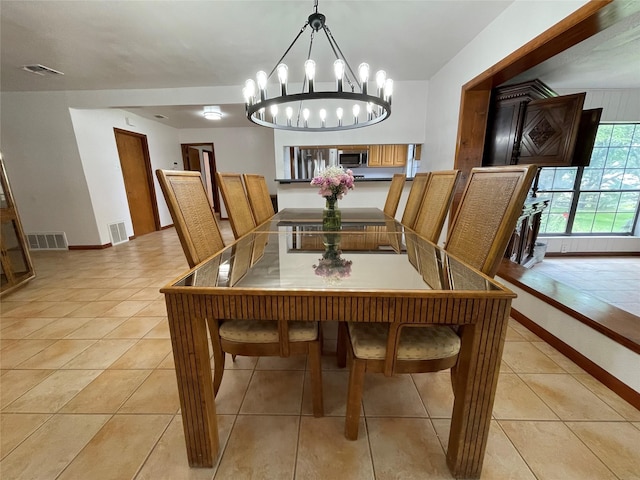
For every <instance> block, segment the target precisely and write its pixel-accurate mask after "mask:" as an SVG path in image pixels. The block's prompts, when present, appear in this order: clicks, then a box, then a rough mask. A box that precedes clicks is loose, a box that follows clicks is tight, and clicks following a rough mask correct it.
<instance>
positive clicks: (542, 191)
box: [538, 123, 640, 235]
mask: <svg viewBox="0 0 640 480" xmlns="http://www.w3.org/2000/svg"><path fill="white" fill-rule="evenodd" d="M538 197H539V198H542V199H549V200H550V203H549V207H547V209H546V210H545V211H544V212H543V215H542V219H541V226H540V234H546V235H558V234H561V235H589V234H594V235H612V234H613V235H631V234H632V233H633V230H634V228H635V224H636V222H637V219H638V204H639V202H640V123H626V124H611V123H609V124H607V123H602V124H600V126H599V127H598V133H597V135H596V142H595V145H594V148H593V152H592V154H591V162H590V165H589V166H588V167H550V168H548V167H545V168H542V169H541V170H540V177H539V181H538Z"/></svg>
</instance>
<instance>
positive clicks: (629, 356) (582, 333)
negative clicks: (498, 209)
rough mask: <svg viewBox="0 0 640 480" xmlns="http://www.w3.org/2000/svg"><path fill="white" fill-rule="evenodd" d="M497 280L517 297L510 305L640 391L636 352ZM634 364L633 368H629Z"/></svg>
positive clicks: (639, 358) (639, 361) (514, 287)
mask: <svg viewBox="0 0 640 480" xmlns="http://www.w3.org/2000/svg"><path fill="white" fill-rule="evenodd" d="M499 280H500V281H501V282H502V283H504V285H505V286H506V287H507V288H509V289H510V290H512V291H513V292H515V293H516V294H517V295H518V298H515V299H514V300H513V303H512V306H513V308H514V309H516V310H517V311H518V312H520V313H522V314H523V315H524V316H526V317H527V318H529V319H531V320H532V321H534V322H535V323H537V324H538V325H540V326H541V327H542V328H544V329H545V330H546V331H547V332H549V333H551V334H552V335H553V336H555V337H557V338H558V339H560V340H561V341H563V342H564V343H566V344H567V345H569V346H570V347H572V348H574V349H575V350H577V351H578V352H580V353H581V354H582V355H584V356H585V357H587V358H588V359H589V360H591V361H592V362H594V363H595V364H596V365H598V366H600V367H602V368H603V369H604V370H606V371H607V372H609V373H610V374H611V375H613V376H614V377H616V378H617V379H618V380H620V381H621V382H623V383H625V384H626V385H628V386H629V387H631V388H632V389H634V390H635V391H636V392H640V370H639V369H638V368H637V366H638V365H640V355H638V354H637V353H635V352H633V351H631V350H630V349H628V348H626V347H624V346H622V345H620V344H619V343H618V342H615V341H613V340H611V339H610V338H608V337H607V336H605V335H603V334H601V333H599V332H597V331H596V330H595V329H593V328H591V327H590V326H588V325H585V324H584V323H582V322H580V321H578V320H576V319H575V318H573V317H571V316H570V315H567V314H566V313H564V312H562V311H560V310H558V309H556V308H555V307H553V306H552V305H550V304H548V303H546V302H544V301H542V300H540V299H539V298H537V297H535V296H533V295H530V294H529V293H527V292H525V291H524V290H522V289H521V288H518V287H517V286H515V285H513V284H511V283H509V282H507V281H505V280H504V279H502V278H499ZM634 366H635V368H633V367H634Z"/></svg>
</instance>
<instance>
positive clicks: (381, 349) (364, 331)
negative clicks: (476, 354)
mask: <svg viewBox="0 0 640 480" xmlns="http://www.w3.org/2000/svg"><path fill="white" fill-rule="evenodd" d="M349 335H350V337H351V344H352V345H353V351H354V353H355V356H356V357H357V358H362V359H366V360H383V359H384V358H385V354H386V352H387V337H388V335H389V325H388V324H385V323H349ZM459 351H460V337H458V335H456V333H455V332H454V331H453V330H452V329H451V328H450V327H446V326H440V325H429V326H425V327H405V328H403V329H402V332H401V334H400V344H399V345H398V354H397V359H398V360H434V359H438V358H447V357H451V356H453V355H457V354H458V352H459Z"/></svg>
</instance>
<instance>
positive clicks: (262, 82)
mask: <svg viewBox="0 0 640 480" xmlns="http://www.w3.org/2000/svg"><path fill="white" fill-rule="evenodd" d="M256 80H257V82H258V89H259V90H260V101H262V102H264V101H265V99H266V98H267V72H265V71H264V70H260V71H259V72H258V73H257V74H256Z"/></svg>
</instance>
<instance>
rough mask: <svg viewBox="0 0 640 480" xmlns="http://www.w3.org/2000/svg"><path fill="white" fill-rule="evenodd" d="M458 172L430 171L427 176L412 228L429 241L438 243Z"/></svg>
mask: <svg viewBox="0 0 640 480" xmlns="http://www.w3.org/2000/svg"><path fill="white" fill-rule="evenodd" d="M459 174H460V172H459V171H458V170H446V171H441V172H432V173H431V177H429V183H428V185H427V188H426V190H425V192H424V197H423V201H422V205H421V207H420V211H419V212H418V215H417V217H416V221H415V224H414V226H413V229H414V230H415V231H416V233H418V234H419V235H420V236H421V237H424V238H426V239H427V240H429V241H430V242H433V243H438V238H440V232H442V227H443V226H444V221H445V219H446V218H447V212H448V210H449V206H450V205H451V201H452V200H453V193H454V192H455V187H456V182H457V180H458V176H459Z"/></svg>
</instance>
